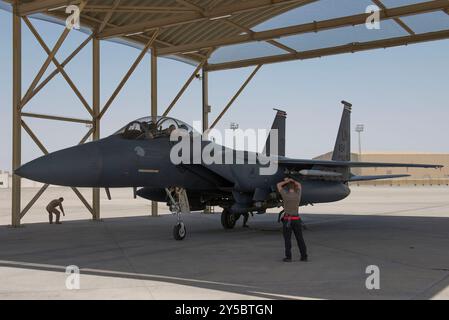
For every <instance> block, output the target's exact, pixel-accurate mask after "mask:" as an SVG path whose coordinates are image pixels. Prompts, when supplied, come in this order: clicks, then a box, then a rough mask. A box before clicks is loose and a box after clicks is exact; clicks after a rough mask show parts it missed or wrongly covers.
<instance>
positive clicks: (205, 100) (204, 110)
mask: <svg viewBox="0 0 449 320" xmlns="http://www.w3.org/2000/svg"><path fill="white" fill-rule="evenodd" d="M206 66H207V62H206V63H205V65H204V67H203V74H202V83H203V90H202V91H203V108H202V123H203V126H202V129H203V135H207V134H208V133H207V131H208V130H209V113H210V106H209V72H207V71H206ZM212 211H213V210H212V208H211V207H209V206H207V207H206V208H205V209H204V214H210V213H212Z"/></svg>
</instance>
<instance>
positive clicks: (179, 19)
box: [99, 0, 316, 38]
mask: <svg viewBox="0 0 449 320" xmlns="http://www.w3.org/2000/svg"><path fill="white" fill-rule="evenodd" d="M314 1H316V0H313V1H312V0H276V1H273V0H248V1H241V2H239V3H236V4H229V5H228V4H227V5H222V6H219V7H216V8H215V9H212V10H211V11H208V12H205V13H204V15H203V14H202V13H200V12H192V13H186V14H182V15H176V16H173V17H168V18H162V19H154V20H149V21H146V22H139V23H136V24H130V25H126V26H120V27H114V28H109V29H106V30H104V31H103V32H101V33H100V34H99V37H100V38H111V37H117V36H125V35H127V34H133V33H136V32H142V31H148V30H153V29H157V28H166V27H173V26H179V25H183V24H189V23H193V22H200V21H205V20H210V19H217V18H220V17H223V16H229V15H234V14H239V13H244V12H251V11H254V10H263V9H269V8H274V7H277V6H279V5H286V4H294V3H298V5H301V4H304V3H311V2H314Z"/></svg>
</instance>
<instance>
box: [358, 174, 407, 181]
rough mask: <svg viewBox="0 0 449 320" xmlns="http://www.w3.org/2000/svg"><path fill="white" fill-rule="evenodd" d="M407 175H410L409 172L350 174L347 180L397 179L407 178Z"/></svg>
mask: <svg viewBox="0 0 449 320" xmlns="http://www.w3.org/2000/svg"><path fill="white" fill-rule="evenodd" d="M407 177H410V175H409V174H394V175H384V176H352V177H351V179H350V180H349V182H358V181H373V180H385V179H397V178H407Z"/></svg>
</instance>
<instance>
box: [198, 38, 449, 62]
mask: <svg viewBox="0 0 449 320" xmlns="http://www.w3.org/2000/svg"><path fill="white" fill-rule="evenodd" d="M443 39H449V30H444V31H436V32H428V33H423V34H416V35H410V36H404V37H397V38H391V39H385V40H375V41H368V42H356V43H350V44H345V45H342V46H336V47H330V48H323V49H316V50H310V51H303V52H298V53H295V54H281V55H275V56H268V57H262V58H255V59H247V60H239V61H233V62H225V63H218V64H209V65H208V67H207V70H208V71H219V70H228V69H236V68H244V67H250V66H255V65H259V64H269V63H278V62H285V61H293V60H307V59H313V58H321V57H325V56H332V55H337V54H343V53H354V52H360V51H367V50H373V49H381V48H383V49H385V48H391V47H397V46H403V45H409V44H414V43H420V42H427V41H435V40H443Z"/></svg>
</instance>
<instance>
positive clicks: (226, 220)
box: [221, 208, 238, 229]
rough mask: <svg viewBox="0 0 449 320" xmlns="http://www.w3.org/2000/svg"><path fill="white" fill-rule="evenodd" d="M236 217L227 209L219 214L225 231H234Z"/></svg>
mask: <svg viewBox="0 0 449 320" xmlns="http://www.w3.org/2000/svg"><path fill="white" fill-rule="evenodd" d="M237 220H238V216H236V215H235V214H234V213H232V212H231V210H230V209H229V208H224V209H223V212H222V213H221V224H222V226H223V228H225V229H234V227H235V223H236V222H237Z"/></svg>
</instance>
